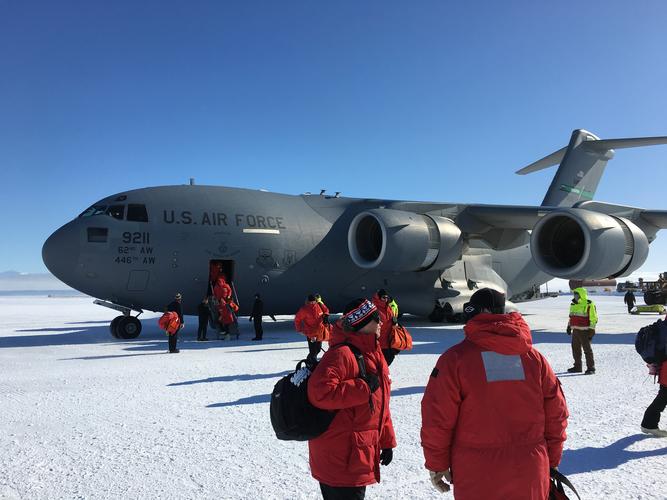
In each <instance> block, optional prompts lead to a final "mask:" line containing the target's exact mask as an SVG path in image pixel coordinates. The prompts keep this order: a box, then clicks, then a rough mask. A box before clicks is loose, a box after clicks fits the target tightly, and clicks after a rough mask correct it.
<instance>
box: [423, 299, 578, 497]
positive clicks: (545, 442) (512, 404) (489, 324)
mask: <svg viewBox="0 0 667 500" xmlns="http://www.w3.org/2000/svg"><path fill="white" fill-rule="evenodd" d="M464 332H465V336H466V338H465V340H463V342H461V343H460V344H457V345H455V346H454V347H452V348H451V349H449V350H447V352H445V353H444V354H443V355H442V356H440V359H439V360H438V362H437V364H436V367H435V368H434V370H433V372H432V373H431V377H430V378H429V382H428V385H427V386H426V391H425V393H424V397H423V399H422V429H421V440H422V447H423V449H424V456H425V458H426V464H425V465H426V468H427V469H429V470H432V471H446V470H447V469H449V468H451V472H452V476H453V484H454V494H455V497H456V499H457V500H466V499H469V500H479V499H482V498H484V499H506V498H521V499H526V500H528V499H535V500H545V499H546V498H547V496H548V490H549V467H550V466H551V467H555V466H557V465H558V464H559V462H560V459H561V454H562V451H563V442H564V441H565V428H566V427H567V417H568V412H567V405H566V403H565V397H564V396H563V392H562V390H561V387H560V383H559V381H558V379H557V378H556V376H555V375H554V373H553V370H552V369H551V367H550V366H549V363H548V362H547V360H546V359H545V358H544V356H542V354H540V353H539V352H538V351H536V350H535V349H533V347H532V338H531V334H530V329H529V327H528V325H527V324H526V322H525V321H524V320H523V318H522V317H521V315H520V314H519V313H516V312H514V313H509V314H478V315H477V316H475V317H474V318H472V319H471V320H470V321H468V323H466V325H465V327H464Z"/></svg>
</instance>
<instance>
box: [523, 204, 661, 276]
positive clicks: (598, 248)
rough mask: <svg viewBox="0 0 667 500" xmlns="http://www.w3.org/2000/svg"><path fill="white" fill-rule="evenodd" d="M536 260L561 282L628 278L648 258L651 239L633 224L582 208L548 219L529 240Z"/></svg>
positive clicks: (551, 214)
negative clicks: (563, 279) (565, 279)
mask: <svg viewBox="0 0 667 500" xmlns="http://www.w3.org/2000/svg"><path fill="white" fill-rule="evenodd" d="M530 249H531V253H532V255H533V259H534V260H535V263H536V264H537V267H539V268H540V269H541V270H542V271H544V272H545V273H547V274H550V275H552V276H556V277H558V278H575V279H602V278H616V277H618V276H627V275H628V274H630V273H631V272H633V271H635V270H636V269H638V268H639V267H640V266H641V265H642V264H643V263H644V261H645V260H646V257H647V256H648V238H647V237H646V234H644V232H643V231H642V230H641V229H639V228H638V227H637V226H636V225H635V224H633V223H632V222H631V221H629V220H627V219H624V218H622V217H616V216H613V215H607V214H602V213H599V212H593V211H590V210H583V209H580V208H571V209H567V210H558V211H555V212H551V213H550V214H548V215H545V216H544V217H543V218H542V219H541V220H540V221H539V222H538V223H537V224H535V227H534V228H533V232H532V234H531V236H530Z"/></svg>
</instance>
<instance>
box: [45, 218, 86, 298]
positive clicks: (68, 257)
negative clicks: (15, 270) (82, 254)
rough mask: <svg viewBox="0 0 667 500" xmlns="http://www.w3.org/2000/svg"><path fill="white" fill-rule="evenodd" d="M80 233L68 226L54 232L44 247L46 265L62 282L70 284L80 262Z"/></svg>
mask: <svg viewBox="0 0 667 500" xmlns="http://www.w3.org/2000/svg"><path fill="white" fill-rule="evenodd" d="M78 240H79V232H78V231H77V230H76V228H74V227H73V226H72V224H67V225H65V226H63V227H61V228H60V229H58V230H57V231H56V232H54V233H53V234H52V235H51V236H49V237H48V239H47V240H46V241H45V242H44V246H42V260H43V261H44V264H45V265H46V267H47V268H48V270H49V271H51V274H53V275H54V276H55V277H56V278H58V279H59V280H60V281H62V282H64V283H67V284H70V283H71V281H72V278H73V277H74V273H75V270H76V265H77V262H78V260H79V241H78ZM70 286H71V285H70Z"/></svg>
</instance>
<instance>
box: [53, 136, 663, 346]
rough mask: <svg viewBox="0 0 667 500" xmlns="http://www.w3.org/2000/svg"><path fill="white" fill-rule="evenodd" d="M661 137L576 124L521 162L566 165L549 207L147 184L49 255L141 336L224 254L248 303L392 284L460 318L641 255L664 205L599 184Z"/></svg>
mask: <svg viewBox="0 0 667 500" xmlns="http://www.w3.org/2000/svg"><path fill="white" fill-rule="evenodd" d="M657 144H667V137H647V138H633V139H611V140H604V139H600V138H598V137H597V136H595V135H593V134H592V133H590V132H587V131H585V130H575V131H574V132H573V133H572V136H571V138H570V142H569V144H568V145H567V146H566V147H564V148H562V149H560V150H559V151H556V152H555V153H552V154H550V155H548V156H546V157H544V158H542V159H541V160H539V161H537V162H535V163H532V164H531V165H529V166H527V167H525V168H523V169H521V170H519V171H518V172H517V173H518V174H527V173H530V172H534V171H537V170H541V169H544V168H547V167H550V166H552V165H556V164H559V167H558V170H557V172H556V175H555V177H554V178H553V181H552V182H551V185H550V187H549V189H548V191H547V193H546V196H545V198H544V200H543V201H542V204H541V205H540V206H505V205H473V204H463V203H440V202H420V201H399V200H381V199H370V198H369V199H356V198H345V197H340V196H338V194H336V195H335V196H327V195H325V194H324V193H321V194H320V195H310V194H305V195H300V196H294V195H286V194H275V193H270V192H264V191H254V190H248V189H236V188H227V187H218V186H199V185H192V183H191V185H182V186H160V187H149V188H144V189H137V190H132V191H127V192H123V193H118V194H114V195H111V196H109V197H107V198H104V199H102V200H100V201H98V202H96V203H94V204H93V205H92V206H91V207H90V208H88V209H86V210H85V211H84V212H82V213H81V214H80V215H79V216H78V217H77V218H76V219H74V220H72V221H71V222H69V223H67V224H65V225H64V226H63V227H61V228H60V229H58V230H57V231H55V232H54V233H53V234H52V235H51V236H50V237H49V238H48V239H47V241H46V242H45V243H44V247H43V249H42V257H43V260H44V263H45V264H46V266H47V267H48V269H49V270H50V271H51V272H52V273H53V274H54V275H55V276H56V277H58V278H59V279H60V280H62V281H63V282H65V283H67V284H68V285H70V286H71V287H73V288H75V289H77V290H80V291H81V292H83V293H85V294H88V295H91V296H93V297H96V298H98V299H99V300H97V301H96V303H99V304H101V305H105V306H107V307H111V308H113V309H116V310H118V311H120V312H121V313H122V315H120V316H118V317H117V318H115V319H114V320H113V321H112V323H111V332H112V334H113V335H114V336H115V337H118V338H135V337H136V336H138V335H139V333H140V331H141V323H140V321H139V319H138V318H137V316H138V315H139V314H141V313H142V312H143V311H144V310H149V311H162V310H163V307H164V305H165V304H166V303H168V302H169V301H170V300H171V298H172V297H173V296H174V294H175V293H176V292H180V293H182V295H183V311H184V313H185V314H195V312H196V308H197V304H198V303H199V302H200V301H201V300H202V298H203V297H204V296H205V295H206V294H207V293H208V292H209V290H210V288H209V286H210V285H209V269H210V266H211V265H212V264H213V265H219V266H222V268H223V269H224V271H225V273H226V275H227V279H228V280H229V281H231V282H232V284H233V285H234V292H235V297H236V299H237V301H238V303H239V305H240V311H239V314H241V315H244V314H249V312H250V307H251V304H252V300H253V295H254V294H255V293H260V294H262V297H263V300H264V303H265V310H266V312H267V313H273V314H292V313H294V312H295V311H296V310H297V309H298V307H299V306H300V305H301V304H302V303H303V301H304V298H305V296H306V295H307V294H309V293H312V292H315V291H317V292H319V293H321V294H322V296H323V297H324V298H325V300H326V301H327V304H328V305H329V307H330V308H331V310H332V311H340V310H342V308H343V307H344V304H345V303H346V302H348V301H349V300H350V299H352V298H355V297H358V296H370V295H372V294H373V293H374V292H375V291H376V290H377V289H379V288H385V289H388V290H389V291H390V292H391V294H392V295H393V296H395V297H396V298H397V300H398V303H399V305H400V307H401V311H402V312H406V313H411V314H415V315H422V316H427V315H430V318H431V319H432V320H436V321H442V320H443V319H456V317H457V315H458V314H460V312H461V310H462V306H463V303H464V302H465V301H467V299H468V298H469V296H470V295H471V293H472V292H473V291H474V290H475V289H476V288H481V287H483V286H490V287H493V288H496V289H498V290H500V291H502V292H504V293H506V294H507V296H508V297H511V298H512V299H513V300H515V301H517V300H521V299H522V298H525V297H527V296H529V295H530V294H531V293H532V291H534V290H536V288H539V285H540V284H543V283H545V282H547V281H548V280H550V279H551V278H553V277H558V278H565V279H603V278H616V277H619V276H627V275H628V274H630V273H631V272H633V271H634V270H636V269H637V268H639V267H640V266H641V265H642V264H643V263H644V261H645V260H646V257H647V255H648V248H649V243H650V242H651V241H653V239H654V238H655V235H656V233H657V231H658V230H659V229H662V228H665V227H667V211H662V210H644V209H640V208H636V207H630V206H623V205H615V204H609V203H602V202H597V201H593V195H594V193H595V190H596V189H597V186H598V183H599V182H600V179H601V177H602V174H603V171H604V169H605V166H606V164H607V161H609V160H610V159H611V158H612V157H613V155H614V150H615V149H619V148H628V147H637V146H649V145H657ZM133 311H136V312H137V313H138V314H137V315H136V316H134V315H132V312H133Z"/></svg>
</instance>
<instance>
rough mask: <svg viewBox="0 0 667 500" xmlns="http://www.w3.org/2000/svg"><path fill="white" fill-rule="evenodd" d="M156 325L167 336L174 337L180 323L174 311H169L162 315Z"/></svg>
mask: <svg viewBox="0 0 667 500" xmlns="http://www.w3.org/2000/svg"><path fill="white" fill-rule="evenodd" d="M157 324H158V326H159V327H160V329H162V330H164V331H165V332H167V335H174V334H175V333H176V332H177V331H178V327H179V326H180V325H181V321H180V320H179V319H178V314H177V313H176V312H174V311H169V312H166V313H164V314H163V315H162V316H161V317H160V319H159V320H157Z"/></svg>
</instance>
